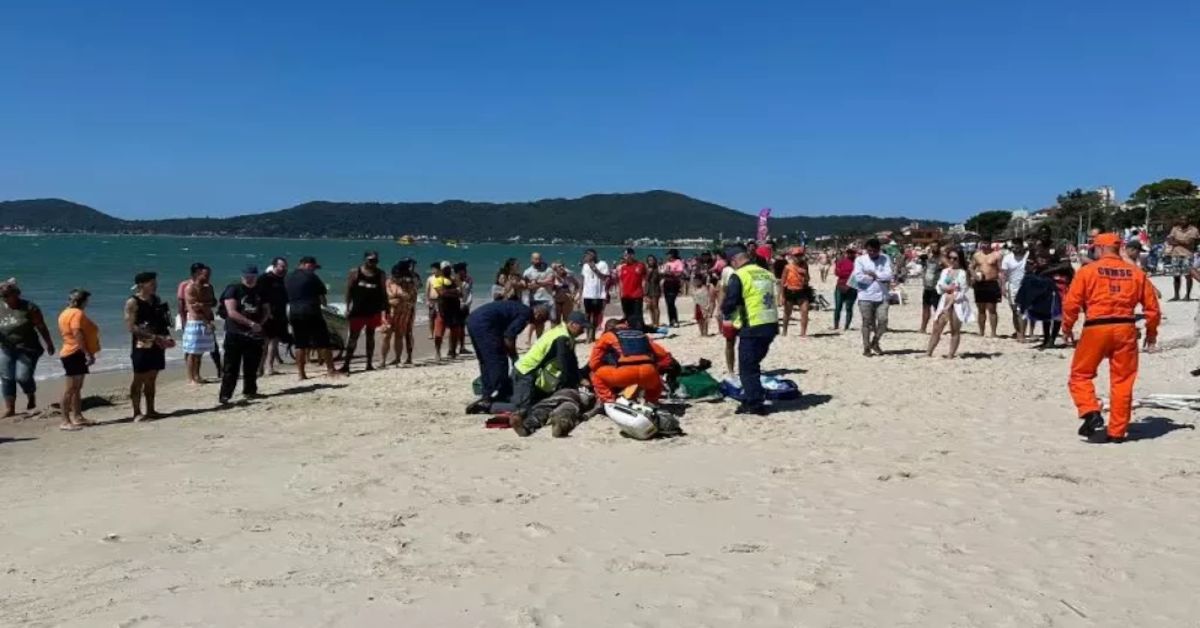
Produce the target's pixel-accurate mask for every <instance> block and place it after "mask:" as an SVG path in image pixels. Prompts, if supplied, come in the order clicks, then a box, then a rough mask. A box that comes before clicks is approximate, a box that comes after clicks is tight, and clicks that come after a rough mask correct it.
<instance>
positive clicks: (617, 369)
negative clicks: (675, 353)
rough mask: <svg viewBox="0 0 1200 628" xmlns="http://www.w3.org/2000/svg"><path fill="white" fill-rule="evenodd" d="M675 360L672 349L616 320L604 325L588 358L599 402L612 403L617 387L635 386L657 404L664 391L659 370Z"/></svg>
mask: <svg viewBox="0 0 1200 628" xmlns="http://www.w3.org/2000/svg"><path fill="white" fill-rule="evenodd" d="M674 363H675V361H674V359H673V358H672V357H671V353H670V352H669V351H667V350H666V349H664V348H663V347H662V345H660V344H658V343H656V342H654V341H653V340H651V339H650V338H649V337H648V336H647V335H646V333H645V332H644V331H642V330H641V329H634V328H631V327H630V326H629V325H628V324H627V323H626V322H625V321H620V322H618V321H615V320H610V321H608V324H607V325H605V328H604V333H603V334H601V335H600V337H599V338H597V339H596V344H595V345H594V346H592V353H591V355H590V357H589V358H588V368H589V370H590V371H591V380H592V386H593V387H594V388H595V389H596V397H598V398H599V400H600V402H601V403H612V402H614V401H616V400H617V393H618V392H619V391H621V390H623V389H625V388H628V387H629V386H637V387H638V388H639V389H640V390H641V391H642V393H643V394H644V396H645V399H646V402H647V403H650V404H657V403H658V401H659V399H661V398H662V393H663V381H662V376H661V373H663V372H665V371H667V370H669V369H670V368H671V366H672V365H673V364H674Z"/></svg>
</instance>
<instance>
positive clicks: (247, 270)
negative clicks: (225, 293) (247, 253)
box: [242, 264, 258, 277]
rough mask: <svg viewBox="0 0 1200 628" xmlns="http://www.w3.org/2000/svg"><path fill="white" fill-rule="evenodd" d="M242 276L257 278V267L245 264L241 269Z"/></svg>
mask: <svg viewBox="0 0 1200 628" xmlns="http://www.w3.org/2000/svg"><path fill="white" fill-rule="evenodd" d="M242 275H243V276H248V275H254V276H255V277H257V276H258V265H256V264H247V265H246V266H244V267H242Z"/></svg>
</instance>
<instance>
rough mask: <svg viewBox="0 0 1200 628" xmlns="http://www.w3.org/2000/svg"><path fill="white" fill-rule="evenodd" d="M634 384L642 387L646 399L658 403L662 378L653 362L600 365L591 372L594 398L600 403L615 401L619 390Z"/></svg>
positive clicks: (661, 390)
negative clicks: (594, 392) (594, 390)
mask: <svg viewBox="0 0 1200 628" xmlns="http://www.w3.org/2000/svg"><path fill="white" fill-rule="evenodd" d="M634 384H637V386H638V387H639V388H641V389H642V393H644V394H645V395H646V401H648V402H650V403H658V400H659V399H661V398H662V392H663V383H662V378H661V377H659V375H658V368H657V367H655V366H654V365H653V364H634V365H630V366H602V367H600V368H598V369H596V370H595V371H593V372H592V388H595V389H596V399H598V400H599V401H600V403H612V402H614V401H616V400H617V394H618V393H619V392H621V391H622V390H624V389H625V388H627V387H629V386H632V385H634Z"/></svg>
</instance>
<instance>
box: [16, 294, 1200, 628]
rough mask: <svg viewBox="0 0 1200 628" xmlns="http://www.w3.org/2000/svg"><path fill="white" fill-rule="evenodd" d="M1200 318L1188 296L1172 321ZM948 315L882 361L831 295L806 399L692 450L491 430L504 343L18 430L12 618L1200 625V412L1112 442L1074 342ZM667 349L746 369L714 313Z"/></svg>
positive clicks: (168, 399) (709, 435) (704, 437)
mask: <svg viewBox="0 0 1200 628" xmlns="http://www.w3.org/2000/svg"><path fill="white" fill-rule="evenodd" d="M1160 286H1162V287H1164V288H1166V287H1167V286H1166V283H1162V284H1160ZM909 294H910V295H915V296H916V297H917V300H918V302H919V294H920V291H919V288H917V289H913V288H911V287H910V288H909ZM1002 308H1003V306H1002ZM1195 308H1196V304H1195V303H1168V304H1166V305H1165V312H1166V315H1167V320H1166V321H1165V323H1164V328H1163V332H1162V338H1163V339H1164V340H1169V339H1171V338H1181V337H1184V336H1187V335H1189V334H1191V332H1192V324H1193V315H1194V312H1195ZM919 311H920V310H919V307H918V305H907V306H904V307H895V308H893V309H892V313H891V320H892V328H893V330H894V331H893V332H892V333H890V334H889V335H888V336H887V337H886V338H885V339H884V342H883V346H884V349H885V350H887V351H889V352H891V355H888V356H886V357H883V358H875V359H866V358H863V357H861V356H860V355H859V353H860V345H859V335H858V333H857V332H856V331H854V332H850V333H848V334H833V333H829V332H827V331H826V330H827V327H828V325H829V315H828V313H827V312H819V313H814V315H813V321H814V322H813V324H812V326H811V328H810V331H812V332H814V336H813V337H810V338H803V339H802V338H798V337H794V336H793V337H787V338H780V339H778V340H777V341H776V342H775V344H774V346H773V348H772V351H771V354H770V356H769V357H768V358H767V360H766V363H765V366H766V367H767V368H768V369H778V370H782V371H783V372H785V373H789V375H788V377H793V378H795V379H796V380H797V381H798V382H799V384H800V386H801V388H802V389H803V390H804V391H805V393H806V394H805V397H804V398H803V400H802V401H801V402H800V403H795V404H791V405H789V406H785V407H783V408H781V410H780V411H779V412H777V413H775V414H773V415H771V416H770V417H767V418H753V419H748V418H742V417H736V416H734V415H733V414H732V411H733V405H732V404H729V403H697V404H695V405H693V406H692V407H691V408H690V409H688V411H687V413H686V415H685V416H684V418H683V426H684V428H685V429H686V431H687V432H688V435H687V436H686V437H683V438H678V439H673V440H658V441H651V442H637V441H632V440H628V439H625V438H622V437H621V436H619V435H618V433H617V430H616V429H615V427H614V426H613V425H612V424H611V423H610V422H608V421H607V419H604V418H598V419H593V420H592V421H590V422H589V423H586V424H584V425H582V426H581V427H580V428H578V429H577V430H576V432H575V433H574V434H573V435H572V437H571V438H568V439H553V438H551V437H550V435H549V433H548V431H545V432H540V433H538V434H535V435H534V436H532V437H530V438H525V439H521V438H518V437H516V436H515V435H514V434H513V433H511V432H509V431H500V430H486V429H484V428H483V427H482V425H481V423H482V421H481V419H480V418H479V417H468V416H465V415H463V414H462V408H463V407H464V406H465V405H466V404H467V403H468V402H470V401H471V393H470V381H471V380H472V379H473V378H474V377H475V375H476V368H475V363H474V361H473V360H463V361H459V362H456V363H454V364H450V365H432V364H429V363H427V362H426V363H423V364H422V365H421V366H420V367H418V368H412V369H388V370H383V371H378V372H375V373H371V374H362V375H355V376H354V377H351V378H349V379H348V380H342V381H325V380H323V379H316V380H313V381H312V382H309V383H308V384H306V385H299V384H297V382H295V381H294V379H293V378H291V377H276V378H270V379H267V380H264V382H263V392H265V393H267V394H268V395H269V397H268V398H267V399H264V400H261V401H255V402H253V403H250V404H248V405H243V406H237V407H234V408H231V409H226V410H218V409H216V408H215V396H216V390H215V387H214V386H208V387H205V388H203V389H201V390H189V389H188V388H187V387H186V386H184V385H183V384H181V383H178V382H176V383H172V384H169V385H168V386H166V387H165V389H164V390H163V391H162V392H161V393H160V406H161V409H162V410H163V411H172V410H176V411H181V412H180V413H179V415H177V416H175V417H173V418H169V419H166V420H162V421H158V422H154V423H148V424H137V425H134V424H128V423H115V424H110V425H105V426H102V427H96V428H90V429H87V430H84V431H82V432H79V433H61V432H58V431H57V430H55V429H54V427H55V425H56V423H57V419H54V418H42V419H36V420H28V421H23V422H20V423H11V422H5V423H0V435H2V436H4V437H7V438H16V439H17V440H10V441H8V442H3V443H2V444H0V477H3V478H4V482H3V483H2V485H0V500H2V501H3V503H4V504H5V514H4V517H3V519H2V521H0V538H3V539H4V542H3V544H0V624H3V625H6V626H16V625H29V626H125V627H133V626H139V627H142V626H481V627H483V626H487V627H491V626H519V627H526V626H545V627H555V626H714V627H716V626H722V627H726V626H1014V627H1028V626H1185V625H1196V617H1197V612H1198V611H1200V602H1197V598H1196V595H1195V592H1194V590H1193V589H1194V587H1193V584H1194V582H1195V580H1194V577H1195V573H1196V568H1197V566H1198V565H1200V536H1198V535H1197V534H1196V533H1195V532H1196V530H1197V529H1200V510H1198V509H1197V508H1196V506H1195V505H1196V503H1197V500H1198V498H1200V462H1198V461H1197V460H1196V456H1195V450H1196V443H1197V441H1198V438H1200V437H1198V436H1197V434H1196V433H1195V432H1194V431H1191V430H1185V429H1180V430H1175V429H1173V428H1174V427H1177V425H1176V423H1177V424H1187V423H1191V422H1192V421H1193V420H1194V417H1193V416H1191V415H1190V414H1188V413H1177V412H1170V411H1157V410H1155V411H1138V412H1137V413H1136V415H1135V428H1134V429H1135V430H1136V431H1135V432H1134V434H1137V435H1140V436H1142V437H1143V438H1142V439H1141V440H1137V441H1135V442H1130V443H1126V444H1123V445H1109V446H1096V445H1088V444H1085V443H1082V442H1080V440H1079V438H1078V437H1077V436H1075V429H1076V427H1077V425H1078V422H1077V420H1076V419H1075V410H1074V408H1073V406H1072V405H1071V402H1070V399H1069V397H1068V395H1067V391H1066V377H1067V367H1068V364H1069V359H1070V355H1071V354H1070V351H1069V350H1052V351H1048V352H1044V353H1040V352H1036V351H1034V350H1032V349H1031V348H1029V347H1025V346H1018V345H1017V344H1016V343H1015V342H1014V341H1011V340H991V339H982V338H979V337H978V336H976V335H974V334H973V333H972V334H971V335H968V336H966V337H965V338H964V340H963V343H962V349H961V351H962V354H963V355H962V357H963V359H960V360H955V361H950V360H942V359H936V358H935V359H926V358H925V357H924V356H923V353H924V346H925V342H926V340H927V337H926V336H923V335H920V334H918V333H916V331H915V330H916V327H917V321H918V317H919ZM1003 314H1004V316H1003V317H1002V318H1003V319H1004V320H1002V326H1001V330H1002V332H1003V331H1006V330H1009V329H1010V325H1009V323H1008V321H1007V319H1008V316H1007V311H1005V312H1003ZM793 333H795V328H793ZM666 344H667V346H668V347H669V348H670V349H671V350H672V351H674V352H675V353H676V355H677V357H678V358H679V359H680V360H681V361H683V362H684V363H690V362H694V361H695V360H697V359H699V358H701V357H707V358H709V359H711V360H712V361H713V362H714V363H717V364H720V363H721V357H720V356H721V348H722V341H721V339H720V338H719V337H712V338H706V339H699V338H697V333H696V329H695V327H693V326H689V327H685V328H684V329H682V330H679V331H678V333H677V336H676V337H674V338H672V339H670V340H668V341H666ZM945 348H946V345H945V341H944V342H943V346H942V347H941V348H940V349H939V352H944V351H945ZM580 351H581V355H582V352H583V351H586V348H582V347H581V349H580ZM1197 361H1198V360H1196V356H1195V354H1194V352H1192V351H1190V350H1179V351H1172V352H1165V353H1159V354H1149V355H1145V356H1144V357H1143V362H1142V371H1141V378H1140V380H1139V385H1138V392H1139V393H1149V392H1177V393H1183V392H1191V391H1193V390H1194V389H1195V387H1196V383H1195V381H1196V380H1194V379H1193V378H1192V377H1190V376H1189V375H1188V371H1189V370H1190V369H1191V368H1193V367H1195V366H1197V364H1196V362H1197ZM1098 384H1100V385H1101V386H1106V378H1105V377H1103V376H1102V377H1101V378H1100V379H1099V380H1098ZM127 413H128V407H127V406H124V407H114V408H101V409H97V410H96V411H94V412H93V413H92V415H91V418H93V419H96V420H101V421H110V420H115V419H118V418H120V417H122V416H125V415H127Z"/></svg>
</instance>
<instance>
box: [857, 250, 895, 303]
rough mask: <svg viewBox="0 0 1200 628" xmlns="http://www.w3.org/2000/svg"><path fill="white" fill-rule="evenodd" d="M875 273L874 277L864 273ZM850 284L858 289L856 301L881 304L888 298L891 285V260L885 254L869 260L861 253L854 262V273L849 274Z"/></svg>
mask: <svg viewBox="0 0 1200 628" xmlns="http://www.w3.org/2000/svg"><path fill="white" fill-rule="evenodd" d="M868 271H870V272H873V273H875V277H874V278H871V276H869V275H867V274H866V273H867V272H868ZM850 282H851V283H853V284H854V287H855V288H857V289H858V300H859V301H866V302H868V303H882V302H883V301H884V300H885V299H887V297H888V291H889V287H890V285H891V283H892V260H891V258H889V257H888V256H887V255H886V254H884V253H880V254H879V257H876V258H875V259H871V256H870V255H867V254H866V253H863V254H862V255H859V256H858V257H857V258H856V259H855V260H854V272H852V273H850Z"/></svg>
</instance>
